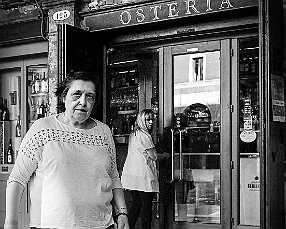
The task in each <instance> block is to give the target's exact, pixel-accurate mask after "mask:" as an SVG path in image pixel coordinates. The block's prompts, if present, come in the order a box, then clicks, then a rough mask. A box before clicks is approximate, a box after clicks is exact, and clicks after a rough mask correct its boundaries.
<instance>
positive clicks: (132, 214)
mask: <svg viewBox="0 0 286 229" xmlns="http://www.w3.org/2000/svg"><path fill="white" fill-rule="evenodd" d="M139 193H140V192H139V191H133V190H132V191H131V196H132V201H131V203H132V204H131V207H130V209H129V212H128V218H129V227H130V229H135V225H136V221H137V220H138V217H139V213H140V209H141V200H142V201H144V199H141V196H140V194H139ZM142 229H143V228H142Z"/></svg>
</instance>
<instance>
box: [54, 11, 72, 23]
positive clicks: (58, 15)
mask: <svg viewBox="0 0 286 229" xmlns="http://www.w3.org/2000/svg"><path fill="white" fill-rule="evenodd" d="M70 14H71V13H70V12H69V11H68V10H60V11H57V12H55V13H54V14H53V20H54V21H63V20H65V19H68V18H69V16H70Z"/></svg>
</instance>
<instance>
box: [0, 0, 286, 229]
mask: <svg viewBox="0 0 286 229" xmlns="http://www.w3.org/2000/svg"><path fill="white" fill-rule="evenodd" d="M282 9H283V5H282V2H281V3H280V4H278V3H270V2H269V1H263V2H260V1H257V0H256V1H255V0H239V1H232V0H204V1H193V0H186V1H180V0H175V1H167V0H163V1H134V2H130V1H129V2H126V3H119V2H118V3H117V2H116V1H92V2H91V1H89V2H88V3H82V2H81V1H52V0H49V1H42V4H41V10H42V11H40V12H44V13H47V14H46V16H43V17H45V18H47V19H48V22H49V23H48V26H47V34H46V35H47V36H46V38H47V40H42V41H41V42H44V43H45V44H46V45H47V49H48V50H47V49H44V51H41V52H42V53H44V60H43V59H41V58H42V57H39V60H37V61H40V62H41V61H42V62H45V61H46V62H45V63H42V62H41V63H40V62H39V63H38V62H37V63H38V64H39V66H46V71H47V72H46V74H47V75H48V80H49V86H48V87H49V88H48V91H49V92H52V91H54V89H55V87H56V84H57V83H58V81H61V80H62V79H63V78H64V77H65V76H66V74H67V73H68V72H69V71H71V70H89V71H95V72H97V73H100V74H101V75H102V76H103V78H102V85H103V90H102V93H101V95H102V98H101V102H100V104H98V106H97V110H96V111H95V112H94V114H93V115H94V116H95V117H96V118H98V119H100V120H102V121H104V122H105V123H107V124H108V125H109V126H110V128H111V129H112V131H113V133H114V139H115V142H116V146H117V152H118V158H117V161H118V169H119V171H121V170H122V166H123V164H124V159H125V157H126V153H127V150H126V149H127V143H128V142H127V139H128V134H129V133H130V131H131V130H132V128H133V125H134V119H135V117H136V114H137V112H138V111H140V110H142V109H144V108H150V109H152V110H153V111H154V112H155V114H156V122H155V126H154V127H155V128H154V130H153V131H154V139H155V141H156V142H157V144H158V148H159V149H160V151H167V152H169V153H170V159H169V161H168V162H167V163H166V162H164V163H159V164H158V171H159V177H160V193H159V194H158V196H157V197H156V199H154V212H153V214H154V221H156V222H157V223H156V224H154V228H164V229H171V228H174V229H185V228H186V229H189V228H195V229H199V228H238V229H242V228H243V229H250V228H275V229H276V228H284V227H285V206H284V205H285V200H284V171H285V168H284V166H285V165H284V163H283V161H284V160H285V159H284V151H285V150H284V147H285V143H284V139H285V105H284V100H285V98H284V75H283V69H282V67H281V66H283V50H284V48H282V47H284V46H283V45H284V44H283V42H282V36H280V35H282V31H283V30H282V29H280V28H282V24H281V25H280V24H279V23H278V24H277V21H278V22H281V20H282ZM279 10H280V11H281V15H280V14H279V13H276V16H275V17H274V16H269V15H274V14H273V12H280V11H279ZM271 12H272V14H271ZM43 15H44V14H43ZM274 24H275V26H273V25H274ZM270 25H271V26H270ZM31 44H36V42H33V41H32V42H31ZM5 46H7V45H6V44H4V43H3V48H1V50H4V48H5ZM277 47H280V48H277ZM28 56H29V55H27V56H25V58H24V59H27V58H28ZM34 56H35V57H38V55H34ZM11 58H12V59H13V57H11ZM8 59H9V61H10V58H6V57H3V58H2V59H1V62H0V67H1V66H2V68H1V77H2V76H3V77H2V78H4V76H5V74H6V72H7V69H8V67H7V66H8V65H7V64H4V63H6V62H7V61H8ZM9 61H8V62H9ZM25 61H26V60H25ZM35 63H36V62H35ZM25 66H26V65H25ZM29 66H30V68H29V70H30V72H33V71H35V72H37V71H40V72H41V71H42V70H39V69H38V68H37V67H36V66H38V65H37V64H34V63H33V64H31V65H29ZM24 68H26V67H24ZM22 71H24V72H25V70H22ZM43 71H44V70H43ZM28 73H29V72H28ZM28 73H27V75H23V85H26V83H27V82H26V81H24V78H27V77H29V74H28ZM25 74H26V73H25ZM40 78H41V80H42V81H43V80H45V76H44V77H43V76H40ZM28 79H29V78H28ZM37 80H38V79H37V78H36V79H35V81H37ZM30 81H31V82H30ZM30 81H29V83H30V85H33V77H32V78H31V79H30ZM2 82H3V81H2ZM41 85H42V84H41ZM33 88H34V87H31V90H34V89H33ZM29 90H30V89H29V87H28V89H26V94H29ZM48 94H49V95H48V96H47V97H44V99H41V101H44V105H45V106H46V110H47V113H48V114H54V113H57V112H59V111H60V110H59V106H58V100H57V98H55V97H54V96H53V94H52V93H48ZM26 97H27V95H26V96H25V98H26ZM37 98H38V97H37ZM25 101H26V99H23V104H25V103H27V102H25ZM35 103H36V105H35V106H36V107H37V105H39V104H40V103H43V102H40V103H39V104H37V103H38V100H37V99H36V102H35ZM36 112H37V111H36ZM22 113H23V114H22ZM22 113H21V118H22V119H23V120H27V119H29V120H31V117H30V115H29V116H28V114H27V112H22ZM26 126H27V128H28V125H26ZM23 131H25V130H23ZM23 134H24V132H23ZM3 181H4V179H3ZM1 195H2V194H1ZM126 196H127V201H128V202H129V201H131V200H130V199H129V196H128V191H126ZM281 200H284V201H281Z"/></svg>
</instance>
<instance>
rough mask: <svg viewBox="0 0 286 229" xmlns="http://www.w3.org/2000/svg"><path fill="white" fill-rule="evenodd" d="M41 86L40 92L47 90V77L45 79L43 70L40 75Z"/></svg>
mask: <svg viewBox="0 0 286 229" xmlns="http://www.w3.org/2000/svg"><path fill="white" fill-rule="evenodd" d="M41 84H42V86H41V91H42V92H44V93H45V92H48V86H49V85H48V79H47V77H46V73H45V72H43V77H42V83H41Z"/></svg>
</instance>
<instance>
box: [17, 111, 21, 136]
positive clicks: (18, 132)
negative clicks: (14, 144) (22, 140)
mask: <svg viewBox="0 0 286 229" xmlns="http://www.w3.org/2000/svg"><path fill="white" fill-rule="evenodd" d="M16 137H21V120H20V115H18V120H17V124H16Z"/></svg>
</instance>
